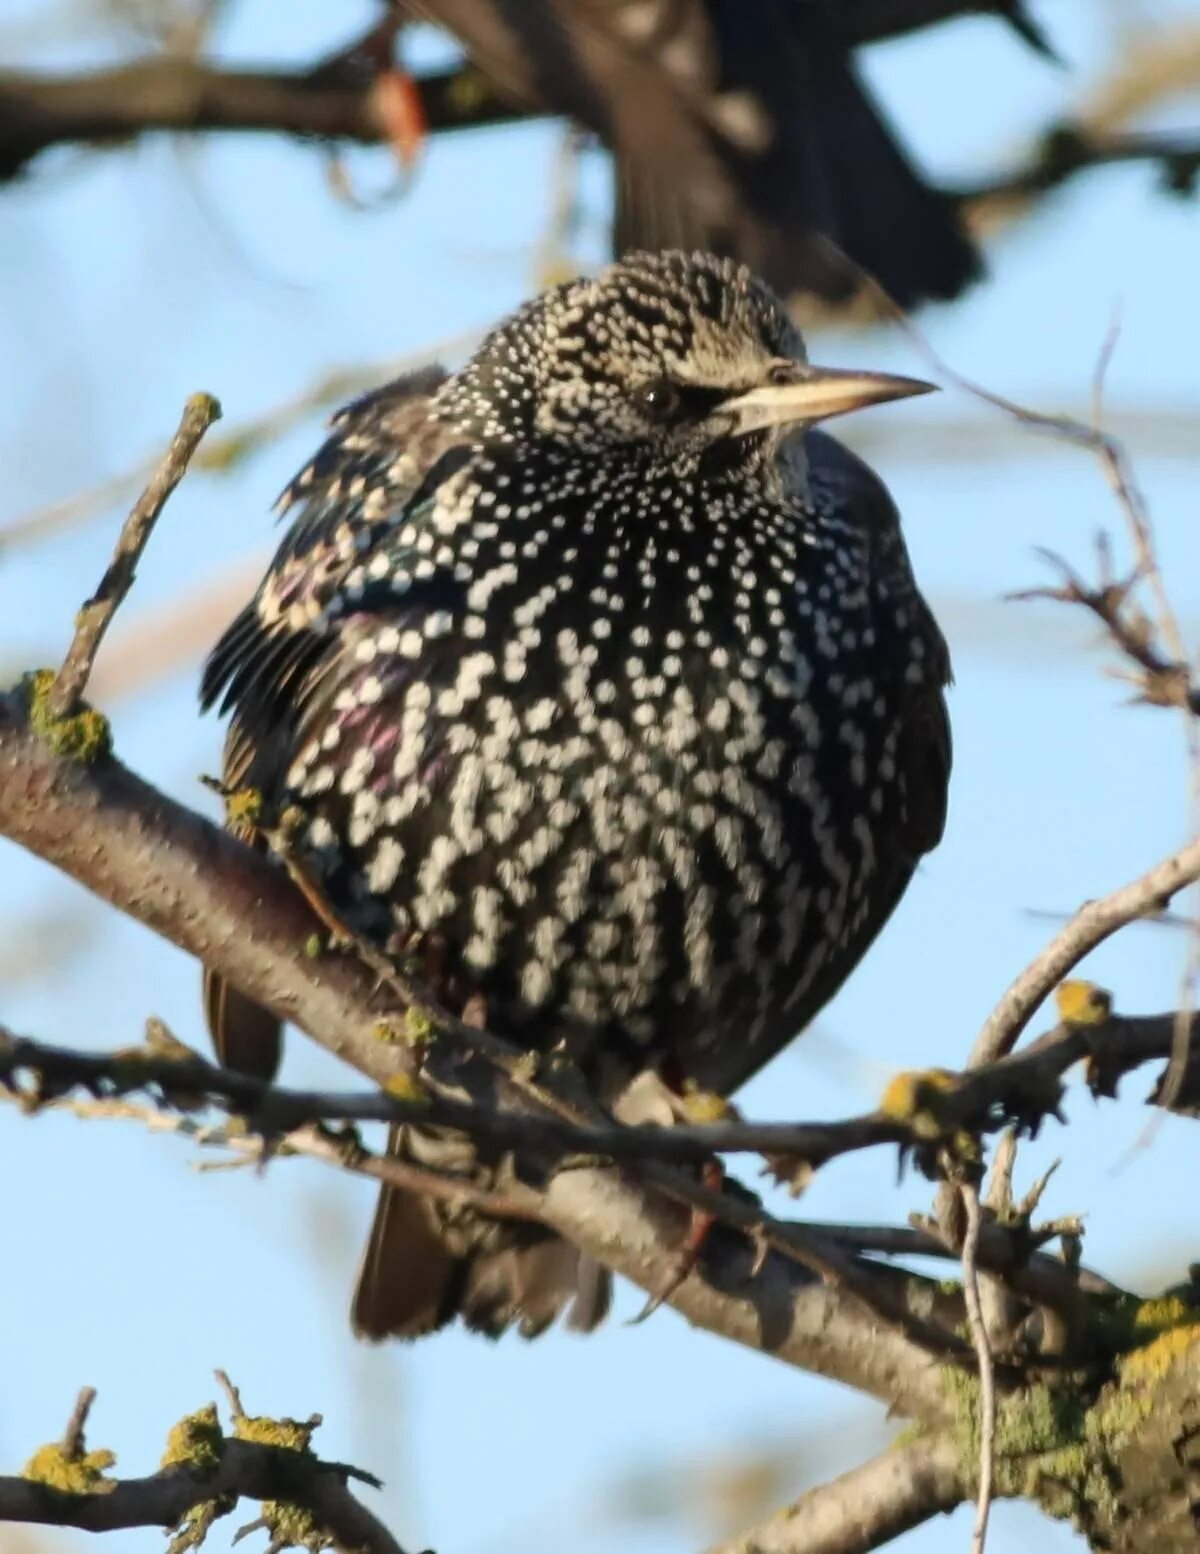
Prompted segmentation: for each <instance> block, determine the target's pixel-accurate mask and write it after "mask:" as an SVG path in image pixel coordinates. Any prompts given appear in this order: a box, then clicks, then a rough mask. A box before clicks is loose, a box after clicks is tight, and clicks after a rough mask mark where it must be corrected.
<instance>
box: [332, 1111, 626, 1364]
mask: <svg viewBox="0 0 1200 1554" xmlns="http://www.w3.org/2000/svg"><path fill="white" fill-rule="evenodd" d="M388 1150H389V1153H390V1154H391V1155H393V1156H394V1157H396V1158H398V1159H402V1160H408V1161H410V1162H414V1163H417V1164H420V1165H423V1166H426V1167H430V1168H433V1169H437V1170H439V1171H447V1170H449V1171H452V1172H454V1173H457V1174H466V1173H467V1172H469V1171H471V1170H472V1167H473V1155H472V1152H471V1150H470V1146H469V1145H467V1144H465V1143H463V1142H462V1141H460V1140H455V1139H449V1138H447V1137H446V1136H444V1135H439V1134H436V1133H434V1132H431V1131H428V1130H419V1131H418V1130H416V1129H411V1128H398V1129H393V1130H392V1133H391V1135H390V1137H389V1140H388ZM610 1284H611V1281H610V1279H609V1275H608V1273H607V1272H606V1271H605V1270H604V1269H602V1268H600V1267H599V1265H597V1264H596V1263H594V1262H592V1260H591V1259H590V1258H587V1257H584V1256H582V1255H581V1254H580V1253H579V1252H577V1251H576V1250H575V1248H574V1247H572V1246H571V1245H570V1244H569V1243H568V1242H566V1241H564V1240H563V1239H562V1237H561V1236H558V1235H555V1233H554V1232H553V1231H550V1230H547V1229H546V1228H545V1227H544V1226H542V1225H537V1224H534V1223H532V1222H530V1221H526V1220H517V1219H507V1220H506V1219H497V1218H493V1217H492V1216H490V1215H485V1214H482V1213H480V1212H479V1210H478V1209H476V1208H474V1207H472V1206H470V1205H466V1204H461V1203H458V1204H456V1203H455V1202H453V1201H452V1200H442V1199H436V1198H432V1197H429V1196H427V1195H425V1194H422V1193H419V1192H415V1191H414V1192H408V1191H406V1190H405V1189H403V1188H400V1187H395V1186H390V1185H389V1186H385V1187H384V1188H383V1190H382V1191H381V1193H380V1195H379V1203H378V1206H377V1208H376V1210H375V1221H374V1223H373V1225H372V1226H371V1236H370V1239H369V1241H368V1242H367V1249H366V1253H365V1255H364V1257H363V1261H362V1266H361V1268H360V1270H359V1276H358V1284H357V1287H356V1289H355V1292H354V1301H353V1305H352V1307H351V1322H352V1325H353V1328H354V1331H355V1333H356V1334H357V1335H358V1337H360V1338H369V1339H382V1338H389V1337H397V1338H419V1337H420V1336H421V1335H422V1334H424V1333H431V1332H434V1331H436V1330H437V1329H438V1328H440V1327H444V1326H445V1325H446V1324H447V1323H448V1322H451V1321H453V1320H454V1319H455V1318H456V1317H459V1318H461V1319H462V1321H463V1322H464V1323H465V1325H466V1326H467V1327H468V1328H470V1329H472V1330H473V1331H474V1332H478V1333H483V1334H485V1335H486V1336H487V1337H489V1338H498V1337H499V1336H500V1334H501V1333H503V1332H504V1331H505V1330H506V1329H507V1328H509V1327H513V1326H515V1327H516V1328H517V1330H518V1331H519V1332H520V1334H521V1336H522V1337H523V1338H536V1337H537V1336H538V1334H539V1333H541V1332H544V1330H545V1329H546V1328H547V1327H549V1326H550V1324H551V1323H552V1322H553V1321H554V1320H555V1318H556V1317H558V1316H559V1315H560V1314H561V1313H562V1312H563V1311H565V1310H567V1308H570V1309H569V1315H568V1325H569V1326H570V1327H572V1328H573V1329H575V1330H576V1331H578V1332H590V1331H591V1330H592V1329H593V1328H594V1327H596V1326H597V1325H598V1324H599V1323H600V1322H601V1321H602V1320H603V1318H604V1316H605V1314H606V1312H607V1310H608V1306H609V1298H610Z"/></svg>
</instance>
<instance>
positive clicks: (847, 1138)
mask: <svg viewBox="0 0 1200 1554" xmlns="http://www.w3.org/2000/svg"><path fill="white" fill-rule="evenodd" d="M1174 1025H1175V1017H1174V1014H1173V1013H1167V1014H1160V1015H1146V1016H1139V1017H1122V1016H1112V1017H1110V1018H1109V1019H1108V1020H1107V1021H1106V1022H1105V1023H1104V1024H1097V1025H1092V1026H1086V1027H1083V1026H1073V1025H1063V1026H1059V1027H1057V1028H1055V1029H1054V1030H1052V1031H1050V1032H1047V1034H1046V1035H1045V1036H1043V1037H1040V1038H1039V1039H1038V1041H1037V1042H1035V1043H1032V1044H1031V1045H1030V1046H1029V1047H1027V1048H1026V1049H1025V1050H1024V1051H1022V1052H1020V1053H1017V1054H1015V1055H1013V1056H1010V1057H1006V1058H1003V1059H1000V1060H998V1061H996V1062H995V1063H992V1064H988V1065H986V1066H984V1067H982V1068H978V1069H974V1070H970V1071H965V1072H963V1073H961V1074H958V1075H954V1076H948V1075H946V1076H943V1077H942V1082H941V1083H940V1084H939V1086H938V1087H937V1090H936V1092H935V1093H934V1094H932V1095H931V1097H930V1102H929V1108H928V1109H927V1114H926V1112H924V1111H923V1113H922V1115H921V1116H920V1117H919V1118H915V1119H914V1118H910V1117H905V1116H902V1115H891V1114H889V1113H888V1112H884V1111H873V1112H864V1113H861V1114H860V1115H858V1116H856V1117H849V1118H845V1119H842V1120H839V1121H834V1122H795V1123H793V1122H743V1121H738V1122H728V1123H706V1124H699V1125H679V1126H672V1127H659V1126H657V1125H655V1124H651V1123H642V1124H636V1125H630V1124H625V1123H621V1122H617V1121H607V1122H593V1123H581V1122H575V1121H572V1120H570V1119H569V1118H566V1117H563V1116H560V1115H557V1114H554V1113H548V1112H537V1113H533V1112H529V1113H516V1112H513V1113H508V1112H504V1111H499V1110H496V1109H493V1108H492V1107H491V1106H489V1105H487V1104H483V1103H480V1102H474V1101H461V1100H456V1099H454V1098H452V1097H449V1096H442V1095H439V1094H430V1095H428V1096H426V1097H421V1098H418V1099H411V1100H410V1099H407V1098H403V1097H398V1096H393V1095H391V1094H388V1093H386V1092H384V1091H381V1090H372V1091H367V1092H361V1093H358V1094H353V1093H349V1094H348V1093H339V1092H322V1091H309V1090H290V1089H285V1088H283V1087H282V1086H273V1085H268V1084H266V1083H264V1082H263V1081H262V1080H259V1079H254V1078H250V1077H248V1076H247V1075H244V1074H239V1073H236V1072H234V1071H233V1070H231V1069H224V1068H220V1067H218V1066H217V1065H216V1064H213V1063H208V1062H206V1061H205V1060H204V1059H203V1058H201V1057H199V1056H196V1055H193V1056H191V1057H188V1058H186V1059H182V1060H181V1059H179V1058H175V1057H155V1056H153V1055H150V1054H146V1055H144V1054H143V1053H141V1052H134V1053H131V1052H129V1051H128V1050H124V1051H121V1052H116V1053H111V1052H110V1053H103V1052H100V1053H95V1052H77V1051H74V1050H73V1049H71V1048H66V1047H56V1046H50V1045H47V1044H45V1043H42V1042H35V1041H30V1040H27V1039H25V1038H18V1037H14V1036H11V1035H9V1034H8V1033H6V1032H4V1031H3V1028H0V1086H4V1085H7V1086H8V1087H9V1088H10V1089H11V1092H12V1095H13V1096H14V1097H15V1099H17V1100H18V1101H19V1102H20V1103H21V1104H22V1105H23V1106H24V1107H25V1108H26V1109H28V1110H31V1111H32V1110H36V1109H37V1108H38V1107H40V1106H41V1105H44V1104H46V1102H47V1101H50V1100H55V1099H57V1098H58V1097H59V1096H60V1095H61V1094H63V1093H64V1092H65V1091H67V1090H69V1089H71V1088H76V1087H82V1088H85V1089H87V1090H89V1091H90V1092H91V1093H92V1094H94V1095H98V1096H103V1097H110V1096H120V1095H126V1094H129V1093H131V1092H134V1091H151V1092H154V1091H156V1092H158V1093H159V1094H161V1095H162V1096H163V1097H164V1100H165V1101H166V1103H167V1104H168V1105H173V1106H178V1107H179V1108H180V1109H182V1110H185V1111H186V1110H194V1109H195V1108H196V1107H197V1106H198V1105H205V1104H212V1105H215V1106H217V1107H220V1108H221V1109H222V1110H225V1111H227V1112H231V1113H233V1114H235V1115H238V1116H242V1117H244V1118H246V1120H247V1122H248V1123H249V1125H250V1127H251V1128H252V1129H254V1130H255V1131H257V1132H260V1133H261V1134H263V1136H265V1137H268V1138H273V1139H280V1138H284V1137H286V1135H287V1134H288V1133H289V1132H290V1131H291V1130H292V1129H296V1128H302V1127H304V1126H306V1125H307V1124H310V1123H318V1122H326V1123H330V1122H341V1123H348V1122H383V1123H401V1124H403V1123H417V1124H420V1125H423V1126H437V1127H446V1128H453V1129H456V1130H457V1131H459V1132H462V1133H464V1134H466V1135H468V1136H469V1137H472V1138H476V1139H478V1140H480V1141H483V1142H487V1143H489V1144H491V1145H494V1146H496V1147H497V1148H502V1149H513V1150H518V1151H523V1152H524V1153H526V1154H529V1155H532V1156H539V1155H540V1156H543V1157H545V1158H547V1159H548V1160H550V1161H557V1162H561V1161H563V1160H567V1159H571V1158H576V1157H587V1158H604V1159H607V1160H612V1161H625V1160H657V1161H659V1162H660V1163H662V1164H673V1165H698V1164H704V1163H705V1162H706V1161H708V1160H710V1159H711V1157H712V1156H713V1155H715V1154H758V1155H765V1156H770V1157H772V1158H773V1159H774V1158H776V1157H785V1158H788V1159H794V1160H796V1161H802V1162H804V1163H805V1164H806V1165H808V1166H809V1167H812V1166H814V1165H815V1166H819V1165H824V1164H826V1163H827V1162H828V1161H830V1160H832V1159H835V1158H837V1157H838V1156H841V1155H844V1154H849V1153H852V1152H854V1151H858V1150H863V1149H871V1148H878V1147H880V1146H887V1145H891V1146H893V1147H894V1146H896V1145H902V1146H904V1147H906V1148H910V1149H913V1150H917V1151H919V1150H920V1148H921V1146H922V1145H923V1144H928V1143H929V1141H930V1134H929V1130H930V1124H931V1122H936V1124H937V1125H938V1128H939V1136H944V1137H947V1138H948V1137H951V1136H953V1135H954V1134H955V1133H957V1132H960V1131H962V1130H964V1129H965V1130H967V1131H971V1132H994V1131H996V1130H998V1129H999V1128H1002V1127H1004V1126H1006V1124H1007V1123H1008V1122H1009V1121H1011V1120H1013V1119H1014V1118H1015V1119H1016V1120H1017V1121H1018V1122H1019V1123H1020V1124H1021V1125H1022V1126H1025V1127H1032V1126H1034V1125H1036V1124H1037V1123H1038V1122H1040V1121H1041V1120H1043V1119H1044V1118H1045V1117H1047V1116H1051V1115H1053V1114H1054V1112H1055V1111H1056V1109H1057V1107H1058V1104H1059V1102H1060V1099H1061V1088H1060V1084H1059V1081H1060V1080H1061V1077H1062V1076H1063V1075H1064V1074H1065V1073H1066V1072H1067V1070H1068V1069H1070V1068H1071V1067H1073V1066H1074V1065H1075V1064H1076V1063H1078V1062H1079V1060H1080V1059H1081V1058H1088V1059H1089V1060H1090V1061H1091V1062H1092V1064H1093V1065H1094V1067H1095V1068H1096V1070H1097V1071H1099V1072H1102V1073H1103V1074H1104V1076H1105V1090H1106V1091H1109V1090H1111V1087H1112V1083H1113V1081H1114V1080H1115V1078H1117V1077H1119V1076H1120V1075H1121V1074H1122V1073H1125V1072H1128V1071H1130V1070H1132V1069H1133V1068H1136V1067H1138V1066H1140V1065H1141V1064H1143V1063H1147V1062H1153V1061H1155V1060H1156V1059H1165V1058H1166V1057H1167V1056H1168V1054H1169V1052H1170V1050H1171V1042H1172V1039H1173V1032H1174ZM22 1074H30V1075H35V1076H37V1077H36V1080H35V1083H34V1085H33V1086H32V1087H24V1088H22V1087H21V1086H20V1084H19V1076H20V1075H22ZM934 1108H936V1110H935V1109H934Z"/></svg>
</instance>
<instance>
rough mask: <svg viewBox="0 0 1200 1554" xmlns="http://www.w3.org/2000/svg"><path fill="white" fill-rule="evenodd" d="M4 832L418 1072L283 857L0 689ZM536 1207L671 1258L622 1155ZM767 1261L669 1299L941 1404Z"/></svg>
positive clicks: (652, 1285)
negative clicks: (86, 746)
mask: <svg viewBox="0 0 1200 1554" xmlns="http://www.w3.org/2000/svg"><path fill="white" fill-rule="evenodd" d="M0 834H4V835H6V836H8V837H9V838H10V839H12V840H14V841H17V842H19V843H20V844H21V845H23V846H25V847H27V848H28V849H29V850H31V851H32V852H35V853H37V854H38V855H39V856H40V857H42V858H44V859H46V860H47V861H49V862H51V863H53V864H55V865H56V866H57V867H59V868H61V869H63V870H64V871H65V872H66V873H68V874H70V875H71V876H72V877H73V878H75V879H77V880H78V881H79V882H80V883H81V884H84V885H85V886H87V888H89V889H90V890H92V891H93V892H94V893H95V894H97V895H99V896H100V897H102V898H103V899H104V900H106V901H108V902H109V903H110V904H111V905H113V906H115V907H117V908H119V909H120V910H122V911H124V912H126V913H127V914H129V915H131V916H133V917H135V918H137V919H138V920H139V921H141V922H143V923H144V924H145V925H146V926H148V927H150V928H152V929H153V930H154V931H155V932H157V933H159V934H160V935H162V937H164V938H166V939H167V940H169V941H170V942H171V943H173V944H175V945H177V946H178V947H179V948H181V949H183V950H185V951H187V952H188V953H189V954H191V955H193V956H195V957H196V958H197V959H199V960H202V961H204V962H205V963H206V964H208V965H211V966H212V967H213V968H214V969H215V970H216V971H218V972H220V973H221V974H222V975H223V976H225V977H227V978H228V979H229V980H230V981H231V982H232V983H234V985H235V986H238V987H240V988H241V989H242V990H243V991H244V992H246V993H247V994H248V995H249V996H251V997H253V998H255V999H257V1000H258V1001H260V1002H261V1003H263V1004H264V1005H265V1006H266V1007H267V1008H270V1009H272V1010H274V1012H275V1013H277V1014H279V1015H280V1016H281V1018H284V1019H287V1020H291V1021H292V1022H294V1023H295V1024H296V1025H298V1026H299V1027H300V1028H301V1029H302V1030H304V1031H305V1032H307V1033H308V1034H309V1035H310V1036H312V1037H313V1038H314V1039H315V1040H317V1041H319V1042H320V1043H321V1044H322V1045H323V1046H325V1047H326V1048H327V1049H328V1050H329V1051H331V1052H332V1053H334V1055H335V1056H338V1057H340V1058H342V1059H343V1060H344V1061H346V1062H348V1063H350V1064H352V1065H353V1066H354V1067H356V1068H358V1069H359V1070H360V1071H361V1072H363V1073H365V1074H367V1075H368V1076H369V1077H370V1078H371V1079H373V1080H374V1081H375V1082H376V1083H378V1084H380V1085H386V1084H387V1083H388V1081H389V1080H391V1079H395V1078H396V1077H397V1076H398V1075H400V1074H411V1073H412V1072H413V1069H414V1067H415V1062H414V1055H413V1053H412V1051H411V1050H410V1049H409V1048H408V1047H406V1046H404V1045H403V1044H402V1043H398V1042H396V1041H394V1040H381V1039H380V1038H379V1034H378V1027H379V1023H380V1018H381V1016H382V1015H384V1014H386V1013H387V1012H388V1008H387V1005H386V1004H382V1005H381V1003H380V1002H379V1000H378V997H377V988H376V983H375V980H374V979H373V978H372V976H371V975H370V973H369V972H368V971H367V969H366V968H365V967H363V966H361V965H360V964H359V963H358V962H357V961H356V960H354V959H352V958H351V957H349V956H341V955H327V956H323V957H321V958H320V959H319V960H316V961H314V960H311V959H309V958H307V957H306V956H305V954H304V945H305V943H306V941H307V940H308V939H309V937H310V936H311V934H312V933H313V931H314V929H316V928H317V927H318V926H319V925H318V924H317V923H316V922H315V920H314V918H313V917H312V915H311V913H310V912H309V909H308V907H307V906H306V905H305V903H304V902H303V900H302V899H301V898H300V897H299V895H298V894H297V892H296V891H295V890H293V889H292V887H291V886H290V885H289V883H288V881H287V880H286V878H285V877H284V875H283V874H282V872H281V871H280V870H279V869H277V868H275V867H273V866H272V865H271V864H269V863H267V862H266V861H265V860H264V859H262V858H261V857H260V856H258V855H256V854H254V853H253V852H252V851H251V850H250V849H248V848H246V847H244V846H242V845H241V844H239V843H238V842H236V841H235V840H233V838H231V837H230V836H228V835H227V834H225V833H223V832H222V831H220V830H219V829H218V828H217V827H216V826H214V825H212V824H211V823H210V822H208V821H205V820H203V819H201V818H200V817H199V816H198V815H194V814H192V813H191V812H190V811H188V810H186V809H184V808H183V807H182V806H181V805H178V804H176V803H174V802H173V801H172V800H170V799H169V798H167V797H166V796H165V795H163V794H161V793H158V792H156V791H155V790H154V789H153V788H151V787H150V786H149V785H148V784H146V783H144V782H142V781H141V780H140V779H139V778H137V777H135V776H134V775H133V774H132V773H131V772H129V771H128V770H127V769H126V768H124V767H123V766H121V765H120V763H119V762H117V761H115V760H111V759H103V760H101V761H98V762H96V763H95V764H93V765H91V766H86V765H83V764H81V763H78V762H72V761H69V760H66V759H63V758H58V757H55V756H54V755H53V753H52V752H51V751H50V750H49V749H48V747H47V746H46V745H45V744H44V743H43V742H42V741H41V740H40V739H39V738H37V737H36V736H35V735H34V734H32V733H31V732H30V730H29V728H28V724H27V718H26V709H25V708H24V706H23V704H22V699H21V698H20V697H18V696H11V695H10V696H7V697H0ZM541 1215H542V1218H543V1219H544V1220H545V1221H546V1223H548V1224H550V1225H553V1226H554V1228H555V1229H557V1230H559V1231H560V1232H561V1233H562V1234H563V1235H564V1236H566V1237H567V1238H568V1239H569V1240H571V1241H573V1242H574V1243H575V1244H576V1245H577V1246H579V1247H580V1248H581V1249H582V1250H583V1251H585V1252H587V1253H589V1254H590V1255H592V1256H594V1257H596V1258H597V1259H598V1260H599V1261H601V1262H604V1263H605V1264H607V1266H609V1267H611V1268H613V1269H614V1270H615V1271H616V1272H618V1273H621V1274H624V1275H625V1276H626V1277H628V1278H629V1279H631V1280H632V1281H633V1282H634V1283H635V1284H637V1285H639V1286H640V1287H641V1288H642V1289H644V1290H646V1291H647V1292H653V1291H656V1290H660V1289H662V1288H663V1287H664V1284H665V1283H666V1282H667V1281H668V1279H669V1277H670V1275H671V1272H672V1257H673V1248H674V1245H675V1243H676V1241H677V1240H678V1239H679V1235H680V1211H679V1209H678V1208H677V1207H676V1206H675V1205H674V1204H671V1203H669V1202H665V1201H663V1200H662V1199H661V1196H660V1195H659V1194H657V1193H655V1192H654V1191H653V1190H652V1189H648V1188H646V1187H640V1186H638V1185H637V1184H635V1183H632V1182H628V1181H626V1180H624V1179H623V1178H621V1177H619V1176H617V1174H616V1173H614V1172H613V1171H612V1170H611V1169H604V1168H584V1167H580V1168H578V1169H572V1170H569V1171H560V1172H559V1173H558V1174H557V1175H556V1176H555V1177H554V1178H553V1179H552V1180H551V1181H550V1183H549V1184H548V1186H547V1188H546V1191H545V1194H544V1196H543V1198H542V1200H541ZM756 1261H757V1260H756V1258H755V1256H754V1254H753V1251H752V1249H751V1248H750V1247H749V1246H748V1245H745V1246H742V1245H739V1247H738V1248H736V1249H734V1250H733V1251H731V1253H730V1255H729V1257H728V1259H726V1260H725V1263H724V1265H723V1266H722V1268H721V1269H720V1271H719V1281H718V1280H717V1279H714V1280H713V1281H712V1282H709V1281H708V1280H701V1279H699V1278H689V1279H687V1280H685V1281H684V1283H683V1284H682V1285H681V1286H680V1288H679V1289H678V1290H677V1291H675V1292H674V1293H673V1294H672V1296H671V1298H670V1304H672V1305H673V1306H675V1307H676V1308H677V1309H678V1310H680V1311H681V1312H683V1313H684V1314H685V1315H686V1316H687V1317H688V1318H689V1319H690V1320H691V1321H693V1322H695V1323H696V1324H697V1325H699V1326H702V1327H706V1328H708V1329H710V1330H711V1331H714V1332H719V1333H722V1334H724V1335H725V1336H727V1337H730V1338H733V1339H734V1340H735V1341H736V1342H740V1343H744V1344H747V1345H749V1346H750V1347H751V1348H756V1349H766V1350H769V1351H770V1352H771V1353H773V1354H775V1355H776V1356H777V1357H778V1358H781V1359H784V1360H786V1361H788V1362H789V1363H791V1364H795V1365H799V1366H803V1367H805V1368H807V1369H811V1370H814V1371H817V1372H818V1373H820V1374H822V1375H829V1376H834V1377H837V1378H838V1379H841V1380H844V1381H846V1382H847V1383H848V1384H849V1385H852V1386H856V1387H859V1388H860V1389H861V1390H863V1391H866V1392H869V1393H871V1395H873V1396H876V1397H880V1398H883V1399H885V1400H887V1401H888V1402H890V1403H891V1404H893V1405H894V1406H895V1407H897V1408H898V1409H899V1410H900V1411H901V1412H905V1413H919V1414H922V1415H923V1416H926V1417H932V1418H940V1417H943V1416H944V1413H945V1410H946V1406H947V1405H946V1400H945V1396H944V1393H943V1391H942V1388H941V1384H940V1382H939V1379H938V1375H937V1371H936V1368H935V1367H932V1366H930V1364H929V1360H928V1356H927V1354H926V1353H925V1351H924V1350H923V1349H922V1348H921V1347H920V1346H919V1345H917V1344H915V1343H913V1342H911V1341H910V1340H909V1339H907V1338H905V1337H904V1336H903V1335H901V1334H899V1333H894V1332H887V1331H881V1330H880V1327H879V1322H878V1320H877V1318H875V1317H874V1316H872V1315H870V1314H869V1313H868V1312H867V1311H866V1309H865V1308H864V1307H863V1306H862V1304H861V1302H860V1301H859V1300H858V1299H857V1298H856V1297H854V1296H853V1295H851V1294H849V1293H847V1292H844V1291H842V1290H838V1289H833V1288H830V1287H828V1286H826V1285H823V1284H820V1283H816V1282H814V1281H813V1279H812V1276H811V1275H810V1274H808V1273H807V1272H805V1271H804V1270H803V1269H800V1268H797V1267H796V1266H794V1264H792V1263H791V1262H789V1261H787V1260H785V1259H784V1258H782V1257H770V1258H768V1259H767V1262H766V1264H765V1265H764V1266H763V1267H761V1268H756V1266H755V1264H756Z"/></svg>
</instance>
